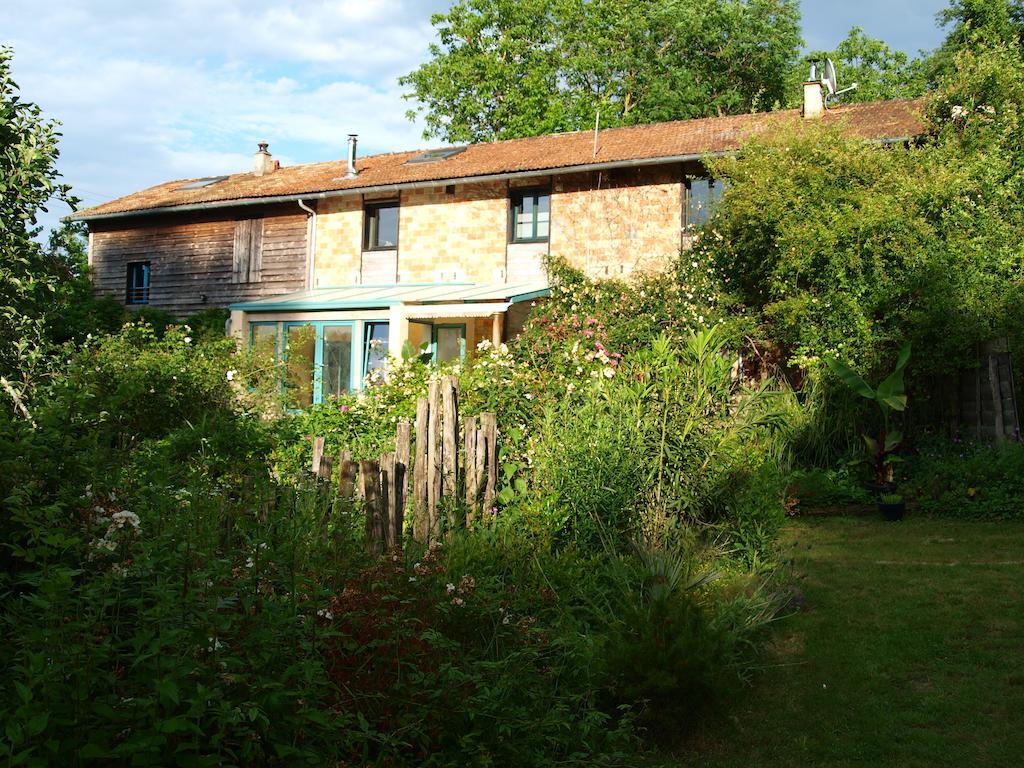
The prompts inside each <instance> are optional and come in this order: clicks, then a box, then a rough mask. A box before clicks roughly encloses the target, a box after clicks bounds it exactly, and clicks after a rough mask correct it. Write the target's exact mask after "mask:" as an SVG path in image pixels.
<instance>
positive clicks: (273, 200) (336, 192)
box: [63, 135, 917, 222]
mask: <svg viewBox="0 0 1024 768" xmlns="http://www.w3.org/2000/svg"><path fill="white" fill-rule="evenodd" d="M915 138H917V137H915V136H912V135H907V136H893V137H883V138H878V139H869V141H874V142H876V143H878V144H903V143H906V142H910V141H914V140H915ZM739 150H740V148H739V147H736V148H734V149H728V150H719V151H714V152H699V153H689V154H684V155H664V156H661V157H645V158H640V159H636V160H609V161H606V162H599V163H586V164H583V165H565V166H556V167H552V168H537V169H533V170H529V171H511V172H504V173H489V174H479V175H475V176H451V177H446V178H438V179H428V180H424V181H407V182H399V183H395V184H377V185H373V186H366V187H346V188H344V189H332V190H324V191H320V192H302V193H295V194H289V195H272V196H265V197H243V198H232V199H230V200H214V201H211V202H205V203H191V204H186V205H168V206H161V207H156V208H135V209H132V210H128V211H114V212H111V213H99V214H93V215H89V214H88V213H83V214H77V213H73V214H70V215H69V216H65V217H64V218H63V220H71V221H84V222H90V221H112V220H117V219H127V218H139V217H144V216H161V215H164V214H174V213H187V212H191V211H210V210H217V209H221V208H242V207H249V206H254V205H274V204H277V203H291V202H297V201H300V200H301V201H303V202H305V201H308V200H326V199H328V198H334V197H345V196H348V195H367V194H381V193H387V192H398V191H401V190H403V189H423V188H428V187H439V186H444V185H446V184H453V183H455V184H477V183H482V182H488V181H503V180H506V179H528V178H537V177H540V176H551V175H553V174H556V173H587V172H588V171H602V170H613V169H615V168H632V167H639V166H648V165H667V164H670V163H685V162H693V161H696V160H703V159H704V158H708V157H724V156H726V155H729V154H733V153H735V152H738V151H739Z"/></svg>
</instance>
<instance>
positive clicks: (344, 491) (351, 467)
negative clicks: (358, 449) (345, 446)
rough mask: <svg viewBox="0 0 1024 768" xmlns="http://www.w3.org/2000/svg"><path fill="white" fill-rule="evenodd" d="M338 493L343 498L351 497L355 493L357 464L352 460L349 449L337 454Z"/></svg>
mask: <svg viewBox="0 0 1024 768" xmlns="http://www.w3.org/2000/svg"><path fill="white" fill-rule="evenodd" d="M338 466H339V467H340V470H339V471H338V495H339V496H341V498H343V499H351V498H352V496H353V494H354V493H355V485H356V473H357V472H358V471H359V465H358V464H357V463H356V462H354V461H352V452H351V451H342V452H341V453H340V454H339V455H338Z"/></svg>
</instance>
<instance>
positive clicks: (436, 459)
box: [427, 379, 441, 538]
mask: <svg viewBox="0 0 1024 768" xmlns="http://www.w3.org/2000/svg"><path fill="white" fill-rule="evenodd" d="M427 399H428V401H429V412H428V417H427V519H428V521H429V522H428V523H427V531H428V534H427V535H428V538H433V537H435V536H437V534H438V533H439V532H440V530H441V526H440V521H439V520H438V517H437V507H438V504H439V503H440V501H441V444H440V443H439V442H438V438H439V437H440V434H439V433H440V431H441V383H440V382H439V381H437V380H436V379H435V380H433V381H431V382H430V389H429V391H428V395H427Z"/></svg>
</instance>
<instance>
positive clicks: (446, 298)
mask: <svg viewBox="0 0 1024 768" xmlns="http://www.w3.org/2000/svg"><path fill="white" fill-rule="evenodd" d="M549 293H550V289H549V288H548V285H547V283H546V282H541V281H538V282H532V283H530V282H526V283H490V284H480V283H407V284H404V285H403V284H396V285H345V286H342V287H340V288H316V289H313V290H308V291H298V292H296V293H286V294H284V295H281V296H272V297H270V298H266V299H260V300H258V301H247V302H243V303H241V304H232V305H231V309H233V310H241V311H243V312H277V311H289V310H307V311H308V310H324V309H375V308H382V307H391V306H394V305H396V304H460V303H462V304H471V303H475V302H495V301H499V302H507V303H509V304H518V303H519V302H521V301H530V300H531V299H537V298H540V297H542V296H547V295H548V294H549Z"/></svg>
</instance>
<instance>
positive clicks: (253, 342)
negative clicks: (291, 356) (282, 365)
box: [249, 323, 277, 368]
mask: <svg viewBox="0 0 1024 768" xmlns="http://www.w3.org/2000/svg"><path fill="white" fill-rule="evenodd" d="M249 332H250V338H249V346H250V348H251V349H252V354H253V357H254V358H255V360H256V363H257V365H259V367H260V368H269V367H270V366H272V365H273V364H274V363H275V361H276V360H277V323H249Z"/></svg>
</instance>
